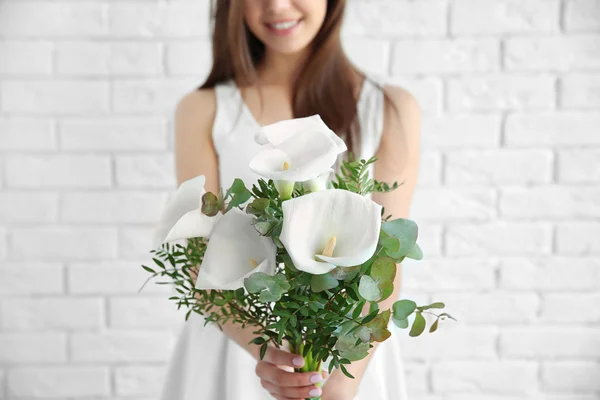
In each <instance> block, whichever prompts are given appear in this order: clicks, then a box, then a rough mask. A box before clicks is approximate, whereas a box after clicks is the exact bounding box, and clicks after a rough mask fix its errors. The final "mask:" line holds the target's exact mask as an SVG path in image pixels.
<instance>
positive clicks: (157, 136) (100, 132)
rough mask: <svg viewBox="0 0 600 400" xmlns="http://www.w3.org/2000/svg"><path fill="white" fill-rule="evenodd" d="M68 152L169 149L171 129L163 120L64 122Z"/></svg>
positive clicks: (62, 136) (62, 140) (63, 136)
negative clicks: (168, 135)
mask: <svg viewBox="0 0 600 400" xmlns="http://www.w3.org/2000/svg"><path fill="white" fill-rule="evenodd" d="M59 129H60V143H61V147H62V148H63V149H65V150H83V151H85V150H95V151H103V150H104V151H120V150H125V151H127V150H134V151H145V150H166V149H167V127H166V121H165V120H164V119H162V118H110V119H108V120H106V119H76V120H64V121H61V122H60V128H59Z"/></svg>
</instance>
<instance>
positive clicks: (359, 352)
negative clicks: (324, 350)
mask: <svg viewBox="0 0 600 400" xmlns="http://www.w3.org/2000/svg"><path fill="white" fill-rule="evenodd" d="M356 339H357V338H356V337H355V336H353V335H347V336H340V337H339V338H338V340H337V341H336V343H335V348H336V349H337V350H338V351H339V352H340V356H341V357H343V358H347V359H348V360H350V361H358V360H361V359H363V358H365V357H366V356H367V355H368V354H369V348H370V347H369V343H362V344H359V345H358V346H355V343H356Z"/></svg>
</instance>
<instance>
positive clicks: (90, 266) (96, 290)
mask: <svg viewBox="0 0 600 400" xmlns="http://www.w3.org/2000/svg"><path fill="white" fill-rule="evenodd" d="M141 265H142V262H139V263H137V262H133V261H132V262H127V263H125V262H110V263H109V262H106V263H75V264H72V265H70V266H69V267H68V274H67V277H68V288H69V293H73V294H86V295H115V294H136V293H137V292H138V290H139V289H140V288H141V287H142V285H143V284H144V282H145V281H146V280H147V279H148V278H149V277H150V274H149V273H148V272H146V271H144V270H143V269H142V267H141ZM152 265H153V264H152V263H148V266H152ZM170 290H171V288H170V287H169V286H168V285H156V284H154V281H151V282H148V284H147V285H146V286H145V287H144V289H143V291H142V293H143V294H151V293H162V294H165V295H166V294H169V293H170Z"/></svg>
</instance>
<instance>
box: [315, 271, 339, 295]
mask: <svg viewBox="0 0 600 400" xmlns="http://www.w3.org/2000/svg"><path fill="white" fill-rule="evenodd" d="M338 285H339V282H338V280H337V279H335V278H334V277H333V276H332V275H331V274H330V273H326V274H322V275H313V276H312V278H311V279H310V288H311V289H312V291H313V292H315V293H318V292H322V291H323V290H329V289H333V288H334V287H336V286H338Z"/></svg>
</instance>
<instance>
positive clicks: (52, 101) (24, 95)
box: [1, 80, 109, 115]
mask: <svg viewBox="0 0 600 400" xmlns="http://www.w3.org/2000/svg"><path fill="white" fill-rule="evenodd" d="M108 93H109V87H108V83H107V82H100V81H71V80H69V81H63V80H51V81H5V82H3V83H2V92H1V95H2V96H1V101H2V108H3V109H4V111H5V112H11V113H27V114H35V115H98V114H106V113H107V112H108V110H109V94H108Z"/></svg>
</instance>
